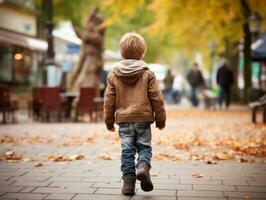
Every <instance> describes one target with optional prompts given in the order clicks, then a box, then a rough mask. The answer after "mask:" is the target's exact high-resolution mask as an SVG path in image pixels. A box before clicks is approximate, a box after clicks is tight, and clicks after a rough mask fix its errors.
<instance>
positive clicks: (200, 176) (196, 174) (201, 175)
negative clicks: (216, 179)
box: [192, 173, 203, 178]
mask: <svg viewBox="0 0 266 200" xmlns="http://www.w3.org/2000/svg"><path fill="white" fill-rule="evenodd" d="M192 176H193V177H194V178H202V177H203V174H199V173H193V174H192Z"/></svg>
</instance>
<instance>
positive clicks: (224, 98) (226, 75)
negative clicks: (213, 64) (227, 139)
mask: <svg viewBox="0 0 266 200" xmlns="http://www.w3.org/2000/svg"><path fill="white" fill-rule="evenodd" d="M217 83H218V85H219V86H220V94H219V105H220V108H222V106H223V103H224V102H225V107H226V109H228V107H229V105H230V98H231V86H232V85H233V83H234V76H233V72H232V70H231V68H230V66H229V65H228V64H227V63H225V64H223V65H222V66H221V67H220V68H219V69H218V72H217Z"/></svg>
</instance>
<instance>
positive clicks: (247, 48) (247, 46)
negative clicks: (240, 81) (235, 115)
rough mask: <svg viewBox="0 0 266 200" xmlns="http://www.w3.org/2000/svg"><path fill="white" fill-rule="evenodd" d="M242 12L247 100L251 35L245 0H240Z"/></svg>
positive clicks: (249, 87)
mask: <svg viewBox="0 0 266 200" xmlns="http://www.w3.org/2000/svg"><path fill="white" fill-rule="evenodd" d="M241 6H242V13H243V16H244V24H243V31H244V79H245V97H244V98H245V99H244V101H245V102H248V100H249V92H250V89H251V41H252V35H251V32H250V30H249V25H248V18H249V16H250V15H251V10H250V7H249V5H248V3H247V1H246V0H241Z"/></svg>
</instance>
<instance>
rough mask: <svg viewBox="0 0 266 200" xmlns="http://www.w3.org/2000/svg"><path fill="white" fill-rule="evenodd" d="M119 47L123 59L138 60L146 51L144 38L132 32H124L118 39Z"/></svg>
mask: <svg viewBox="0 0 266 200" xmlns="http://www.w3.org/2000/svg"><path fill="white" fill-rule="evenodd" d="M119 47H120V52H121V55H122V57H123V58H124V59H136V60H140V59H141V58H143V57H144V54H145V51H146V43H145V40H144V38H143V37H142V36H141V35H139V34H137V33H134V32H130V33H125V34H124V35H123V36H122V38H121V39H120V43H119Z"/></svg>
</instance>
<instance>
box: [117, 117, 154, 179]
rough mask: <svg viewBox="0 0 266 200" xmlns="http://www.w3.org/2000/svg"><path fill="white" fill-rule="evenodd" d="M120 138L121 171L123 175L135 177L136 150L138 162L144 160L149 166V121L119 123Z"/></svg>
mask: <svg viewBox="0 0 266 200" xmlns="http://www.w3.org/2000/svg"><path fill="white" fill-rule="evenodd" d="M119 136H120V138H121V146H122V154H121V164H122V165H121V171H122V172H123V176H124V177H135V176H136V171H135V154H136V152H138V163H137V165H138V164H139V163H140V162H146V163H147V164H148V165H149V166H150V161H151V157H152V148H151V127H150V123H148V122H142V123H133V122H130V123H120V124H119Z"/></svg>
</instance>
